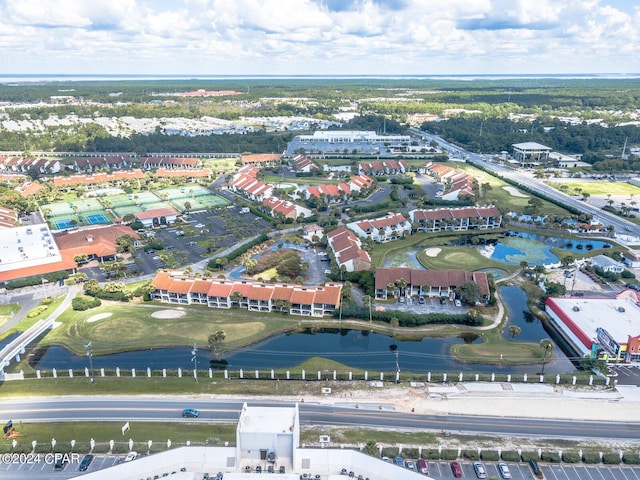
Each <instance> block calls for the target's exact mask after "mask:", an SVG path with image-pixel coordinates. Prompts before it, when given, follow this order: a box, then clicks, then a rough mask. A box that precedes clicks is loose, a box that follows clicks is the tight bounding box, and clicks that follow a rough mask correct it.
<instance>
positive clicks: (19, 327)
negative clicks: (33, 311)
mask: <svg viewBox="0 0 640 480" xmlns="http://www.w3.org/2000/svg"><path fill="white" fill-rule="evenodd" d="M64 298H65V295H62V296H60V297H58V298H56V299H54V301H53V303H51V304H50V305H48V308H47V309H46V310H44V311H43V312H42V313H40V314H39V315H37V316H35V317H33V318H24V319H23V320H21V321H20V322H18V323H17V324H16V325H14V326H13V327H12V328H10V329H9V330H7V331H6V332H4V333H2V334H0V340H2V339H3V338H6V337H8V336H9V335H11V334H13V333H16V332H24V331H26V330H28V329H29V328H30V327H32V326H33V325H35V324H36V323H37V322H39V321H40V320H42V319H43V318H46V317H48V316H49V315H50V314H51V313H52V312H54V311H55V310H56V308H58V306H59V305H60V304H61V303H62V301H63V300H64ZM40 305H42V303H40ZM36 308H38V307H36Z"/></svg>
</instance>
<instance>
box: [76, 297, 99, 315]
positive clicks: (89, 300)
mask: <svg viewBox="0 0 640 480" xmlns="http://www.w3.org/2000/svg"><path fill="white" fill-rule="evenodd" d="M100 305H102V302H101V301H100V299H99V298H96V297H84V296H83V297H75V298H74V299H73V300H71V308H72V309H73V310H76V311H79V312H82V311H84V310H89V309H90V308H95V307H99V306H100Z"/></svg>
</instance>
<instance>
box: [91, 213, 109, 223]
mask: <svg viewBox="0 0 640 480" xmlns="http://www.w3.org/2000/svg"><path fill="white" fill-rule="evenodd" d="M84 218H85V220H86V222H87V224H89V225H95V224H96V223H111V222H109V219H108V218H107V216H106V215H105V214H104V213H92V214H91V215H86V216H85V217H84Z"/></svg>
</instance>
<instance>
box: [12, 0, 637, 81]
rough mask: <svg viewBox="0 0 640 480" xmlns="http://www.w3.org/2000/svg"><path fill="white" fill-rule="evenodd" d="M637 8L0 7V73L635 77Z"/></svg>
mask: <svg viewBox="0 0 640 480" xmlns="http://www.w3.org/2000/svg"><path fill="white" fill-rule="evenodd" d="M639 25H640V1H638V0H0V58H1V59H2V60H1V61H0V74H38V73H41V74H42V73H44V74H132V75H139V74H149V75H154V74H157V75H161V74H162V75H188V74H193V75H380V74H385V75H430V74H432V75H436V74H440V75H443V74H458V75H460V74H544V73H550V74H554V73H555V74H559V73H638V72H640V29H639V28H638V26H639Z"/></svg>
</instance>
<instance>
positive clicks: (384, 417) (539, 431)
mask: <svg viewBox="0 0 640 480" xmlns="http://www.w3.org/2000/svg"><path fill="white" fill-rule="evenodd" d="M247 401H248V402H249V403H251V404H252V405H259V406H285V405H292V404H291V403H290V402H282V401H276V400H274V401H273V402H265V401H252V400H247ZM184 408H195V409H197V410H199V411H200V418H198V419H189V421H197V422H224V423H229V422H231V423H233V422H237V421H238V418H239V413H240V409H241V408H242V401H213V400H205V399H197V400H192V399H190V400H180V399H176V398H175V397H174V398H169V399H165V398H147V397H145V398H132V397H109V398H94V397H73V398H68V399H66V398H51V399H33V400H31V399H21V400H4V401H2V402H0V410H1V411H2V412H3V417H4V419H5V420H9V419H10V420H12V421H13V423H14V424H15V425H18V424H19V422H21V421H24V422H28V421H29V422H53V421H73V420H76V421H77V420H85V421H122V422H123V423H124V422H126V421H183V419H182V416H181V415H182V410H183V409H184ZM299 408H300V422H301V423H302V424H303V425H336V426H346V427H368V428H380V429H387V428H393V429H402V430H432V431H434V430H435V431H440V430H441V429H444V430H446V431H450V432H453V433H483V434H492V435H515V436H526V437H532V436H533V437H536V436H540V437H544V438H551V437H559V438H569V437H572V438H590V439H596V438H600V439H617V440H629V439H638V438H640V423H639V422H635V423H634V422H625V423H617V422H594V421H588V420H585V421H559V420H548V419H536V418H528V419H527V418H518V419H515V418H506V417H499V416H496V417H482V416H464V415H444V416H437V415H417V414H412V413H404V412H396V411H394V410H393V409H392V408H391V407H390V406H389V405H385V404H383V405H378V404H377V403H376V404H367V405H365V404H360V405H359V408H356V406H355V405H354V404H347V403H343V404H334V405H319V404H313V403H300V404H299ZM496 413H498V412H496Z"/></svg>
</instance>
